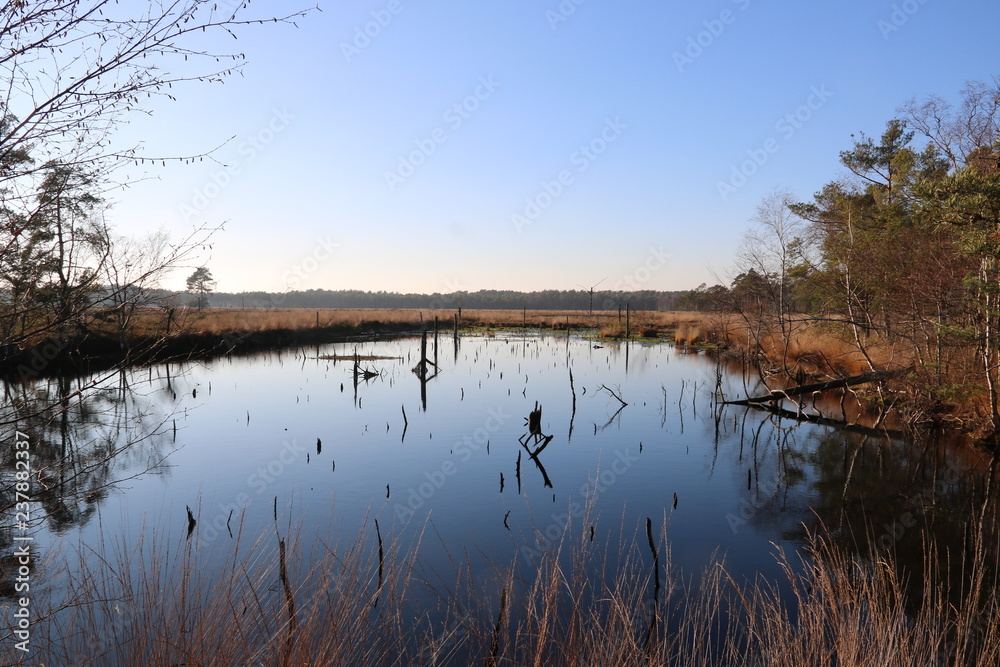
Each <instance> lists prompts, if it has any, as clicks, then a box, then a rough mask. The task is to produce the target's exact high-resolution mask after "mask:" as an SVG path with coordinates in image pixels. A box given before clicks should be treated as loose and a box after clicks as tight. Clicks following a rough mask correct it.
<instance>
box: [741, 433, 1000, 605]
mask: <svg viewBox="0 0 1000 667" xmlns="http://www.w3.org/2000/svg"><path fill="white" fill-rule="evenodd" d="M783 423H787V422H783ZM762 424H763V429H762V430H761V431H758V430H757V429H750V428H747V429H745V430H744V432H743V438H744V446H743V449H745V450H748V453H751V452H752V454H751V455H752V456H753V457H754V463H753V465H754V466H755V467H756V468H757V469H758V470H759V471H762V472H761V473H760V476H761V477H762V478H763V479H764V480H768V479H775V480H776V481H772V482H770V483H762V485H763V486H764V487H765V488H764V489H763V491H764V493H762V494H761V498H760V499H759V500H757V499H756V498H755V499H754V500H755V501H756V502H755V503H754V508H755V509H754V511H752V512H749V513H748V514H749V518H748V521H751V522H753V523H754V524H755V525H757V526H758V527H760V528H773V529H776V530H778V531H779V532H780V533H781V535H782V537H783V538H784V539H786V540H790V541H794V542H799V543H801V542H803V541H804V540H805V537H806V534H807V533H816V532H819V533H824V532H829V534H830V536H831V538H832V539H833V540H834V541H835V542H836V543H837V545H838V546H839V547H840V548H842V549H844V550H845V551H846V552H847V553H850V554H853V555H856V556H859V557H861V558H868V557H870V556H871V555H872V554H873V553H876V554H877V553H886V552H887V551H890V550H891V552H892V553H893V554H894V560H895V562H896V563H897V564H898V566H899V567H900V569H901V571H902V572H903V573H904V574H906V575H907V576H908V577H909V578H910V582H911V587H912V591H911V592H912V593H913V594H914V595H918V594H919V588H920V580H921V576H922V574H923V573H924V572H925V571H926V570H925V567H926V565H927V563H925V561H924V559H925V555H926V546H927V543H928V542H929V541H932V542H935V543H936V545H937V547H938V548H939V550H940V552H941V553H940V554H939V555H940V557H941V558H951V559H952V562H957V559H958V557H959V556H960V555H961V553H962V552H963V550H965V549H968V548H969V547H968V545H969V539H970V538H971V535H972V534H971V532H970V531H972V530H974V527H975V525H976V524H977V518H978V516H979V515H980V514H981V513H982V512H983V511H984V510H983V508H984V506H985V508H986V510H985V517H986V520H985V525H986V526H994V525H995V524H996V521H995V519H996V507H995V505H996V503H995V501H994V499H993V498H992V497H989V496H990V495H991V494H988V493H987V491H988V489H989V487H988V485H987V484H986V480H987V479H988V477H989V475H990V472H989V470H988V469H987V466H985V465H984V463H985V462H987V461H986V460H985V459H984V460H983V461H980V460H977V459H976V458H975V457H973V456H971V455H970V453H969V451H968V450H963V449H961V448H957V447H952V446H950V445H949V443H948V442H947V438H946V437H945V436H942V435H940V434H938V435H937V436H936V437H935V436H934V435H933V434H926V435H924V436H919V435H916V434H915V435H914V436H913V439H912V440H911V441H909V442H903V441H900V440H895V439H889V438H876V437H872V436H870V435H864V434H860V433H850V432H846V431H828V432H825V433H820V432H816V431H812V432H811V435H810V436H808V438H806V439H804V440H803V441H802V442H801V443H796V440H795V438H794V437H788V433H790V431H786V432H781V431H779V430H777V429H772V428H769V427H768V422H763V423H762ZM799 432H802V431H799ZM789 466H791V467H789ZM771 470H774V471H777V473H778V474H777V475H776V476H775V477H774V478H772V477H770V475H769V471H771ZM790 472H791V473H792V474H788V473H790ZM782 473H784V474H782ZM751 493H752V492H751ZM985 537H986V539H987V543H986V545H985V546H986V549H987V552H994V553H995V552H996V549H997V546H998V544H997V536H996V535H995V534H994V532H993V531H992V530H990V531H989V532H988V534H987V535H986V536H985ZM940 564H941V565H942V567H941V572H947V573H948V574H949V576H952V577H954V580H953V581H952V582H951V583H953V584H955V588H954V590H960V588H959V584H960V583H961V577H962V576H963V573H962V572H961V568H958V567H947V566H946V565H947V563H946V562H944V561H942V562H941V563H940Z"/></svg>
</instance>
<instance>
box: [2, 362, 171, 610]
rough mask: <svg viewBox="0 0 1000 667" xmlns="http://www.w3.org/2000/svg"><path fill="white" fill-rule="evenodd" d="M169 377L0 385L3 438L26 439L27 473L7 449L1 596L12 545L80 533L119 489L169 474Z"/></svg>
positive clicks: (124, 374)
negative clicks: (43, 535)
mask: <svg viewBox="0 0 1000 667" xmlns="http://www.w3.org/2000/svg"><path fill="white" fill-rule="evenodd" d="M168 368H169V367H163V368H161V369H158V371H157V379H156V380H153V378H152V373H153V371H152V369H150V370H149V371H148V373H149V374H150V375H149V378H148V379H147V380H142V379H140V376H141V375H143V374H144V371H119V372H117V373H113V374H108V375H105V376H103V377H101V378H94V377H90V378H74V377H69V376H60V377H56V378H49V379H44V380H39V381H34V382H13V381H3V382H2V386H3V402H2V404H0V439H2V441H3V442H4V443H13V442H14V440H15V434H18V435H17V436H16V437H17V438H19V439H20V438H24V439H25V441H26V442H27V447H26V451H27V452H28V455H29V457H28V459H26V460H27V461H28V462H29V463H30V472H26V471H24V468H23V463H22V467H20V468H19V467H18V463H17V461H16V460H15V449H14V447H4V448H3V449H2V450H0V451H3V455H2V459H0V476H2V479H3V482H2V486H0V521H2V525H0V581H2V582H3V585H2V586H0V595H4V596H11V595H13V589H12V584H13V581H14V579H13V577H12V576H8V575H9V574H10V573H11V572H13V571H15V570H16V558H15V557H14V555H13V554H14V550H15V537H17V538H18V539H24V537H25V536H31V535H35V534H37V533H38V532H39V531H41V530H44V531H46V532H48V533H50V534H53V535H64V534H67V533H69V532H70V531H73V530H77V529H80V528H82V527H84V526H86V525H87V524H88V523H89V522H90V521H91V520H92V519H93V517H94V516H95V514H96V512H97V510H98V508H99V507H100V505H101V504H102V503H103V502H104V501H105V500H106V499H107V498H108V496H109V494H110V493H112V492H113V491H114V490H115V489H116V487H117V486H118V485H120V484H121V483H122V482H123V481H125V480H128V479H133V478H135V477H138V476H143V475H158V476H161V477H165V476H167V475H168V474H169V468H168V467H167V466H166V465H165V461H166V458H167V455H168V453H169V451H170V449H171V447H170V440H171V438H170V437H169V434H170V430H169V428H168V426H167V424H168V421H169V420H170V419H171V417H172V415H173V414H174V405H173V399H174V393H173V391H172V389H171V387H170V377H169V371H168ZM160 370H162V371H163V372H164V374H163V375H162V376H161V375H160V374H159V371H160ZM19 470H20V471H21V472H20V474H19ZM18 482H20V483H21V486H19V485H18Z"/></svg>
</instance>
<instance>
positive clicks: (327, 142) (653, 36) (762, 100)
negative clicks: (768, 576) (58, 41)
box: [109, 0, 1000, 292]
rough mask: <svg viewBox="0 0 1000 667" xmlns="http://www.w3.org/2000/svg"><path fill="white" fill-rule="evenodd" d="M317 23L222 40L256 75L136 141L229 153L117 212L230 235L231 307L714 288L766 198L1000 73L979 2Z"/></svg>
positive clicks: (611, 5)
mask: <svg viewBox="0 0 1000 667" xmlns="http://www.w3.org/2000/svg"><path fill="white" fill-rule="evenodd" d="M251 7H252V8H253V11H254V12H280V11H282V10H284V11H287V10H288V7H289V3H286V2H282V3H280V4H279V3H277V2H260V3H259V4H258V3H254V4H253V5H251ZM320 7H321V9H322V12H314V13H312V14H310V15H309V16H308V17H307V18H305V19H303V20H301V21H299V28H298V29H295V28H292V27H290V26H282V25H268V26H264V27H262V28H259V29H252V30H248V31H245V32H243V33H241V34H240V39H239V41H237V42H234V41H233V40H232V38H231V37H228V36H226V37H225V40H228V41H223V38H221V37H220V38H218V39H219V40H220V42H219V46H218V48H220V49H230V50H231V49H233V48H234V47H235V48H237V49H238V50H239V51H242V52H244V53H245V54H246V55H247V57H248V59H249V63H248V65H247V67H246V69H245V71H244V74H243V76H237V77H233V78H231V79H229V80H227V81H226V83H225V84H223V85H205V84H190V85H186V86H182V87H180V88H179V89H176V90H174V91H172V92H173V93H174V94H175V95H176V97H177V102H164V101H157V102H155V106H153V107H151V108H152V110H153V113H152V114H151V115H150V116H148V117H147V116H143V115H140V116H135V117H133V118H132V119H131V122H130V123H129V125H127V126H126V127H124V128H123V129H122V136H121V137H120V140H121V141H123V142H127V141H135V140H142V141H144V142H145V149H146V151H147V152H148V154H152V155H160V154H179V153H187V152H197V151H203V150H206V149H209V148H212V147H214V146H217V145H219V144H221V143H223V142H225V141H226V140H227V139H230V138H231V137H232V139H231V140H230V141H229V142H228V143H226V144H225V145H223V146H222V147H221V148H219V149H218V151H217V152H216V153H215V158H216V159H217V160H218V163H212V162H211V161H208V160H206V161H204V162H199V163H195V164H193V165H186V166H167V167H157V168H155V169H151V168H149V167H148V166H146V167H144V171H143V172H136V173H134V174H133V176H138V175H141V174H145V175H147V176H149V177H152V178H151V179H150V180H147V181H144V182H142V183H139V184H137V185H134V186H132V187H130V188H129V189H127V190H125V191H122V192H120V193H117V194H116V195H115V198H116V203H115V205H114V207H113V208H112V209H111V211H110V213H109V219H110V220H111V221H112V222H113V224H115V226H116V227H117V228H118V229H119V230H120V231H122V232H125V233H131V234H141V233H144V232H147V231H150V230H154V229H156V228H159V227H163V228H166V229H167V230H169V231H170V232H171V234H172V235H173V236H174V237H178V236H180V235H181V234H182V233H183V232H184V230H185V229H188V228H190V227H191V225H192V224H195V223H201V222H207V223H209V224H218V223H221V222H224V221H226V228H225V231H223V232H220V233H219V234H217V235H216V237H215V238H214V239H213V243H212V247H211V249H210V250H206V252H205V253H204V254H203V255H202V256H201V257H200V258H199V263H205V264H207V265H208V267H209V268H210V269H211V270H212V273H213V274H214V276H215V278H216V280H217V281H218V289H219V290H224V291H242V290H256V289H261V290H270V291H284V290H286V289H308V288H326V289H364V290H387V291H420V292H450V291H453V290H456V289H467V290H477V289H517V290H541V289H574V288H579V287H580V286H583V287H590V286H591V285H593V284H595V283H598V281H601V280H602V279H603V282H602V283H601V288H609V289H613V288H627V287H632V288H637V289H664V290H669V289H687V288H693V287H696V286H697V285H698V284H699V283H702V282H708V283H710V284H711V283H713V282H715V281H716V278H715V276H716V275H723V276H724V275H726V271H727V267H728V266H729V264H730V262H731V258H732V256H733V252H734V250H735V248H736V245H737V244H738V242H739V239H740V237H741V235H742V234H743V232H744V230H745V229H746V227H747V225H748V220H749V218H750V217H751V216H752V214H753V211H754V208H755V206H756V204H757V203H758V202H759V201H760V199H761V198H762V197H763V196H764V195H766V194H767V193H768V192H770V191H771V190H773V189H774V188H775V187H782V188H787V189H789V190H791V191H792V192H793V194H794V195H795V196H797V197H798V198H799V199H803V200H804V199H808V198H809V197H810V196H811V195H812V193H813V192H815V191H816V190H818V189H819V188H820V187H821V186H822V185H823V184H824V183H825V182H827V181H829V180H832V179H834V178H837V177H839V176H841V175H842V173H843V168H842V167H841V166H840V165H839V163H838V154H839V152H840V151H841V150H844V149H847V148H849V147H850V145H851V134H852V133H854V134H856V133H858V132H865V133H868V134H870V135H875V136H878V135H879V134H881V132H882V130H883V129H884V127H885V123H886V121H887V120H889V119H890V118H893V117H894V116H895V115H896V109H897V108H898V107H899V105H901V104H902V103H904V102H906V101H907V100H908V99H910V98H911V97H913V96H917V97H918V98H921V97H925V96H927V95H930V94H939V95H942V96H945V97H946V98H949V99H957V96H958V93H959V91H960V89H961V88H962V86H963V85H964V83H965V82H966V81H968V80H984V81H989V80H990V79H991V78H992V77H993V76H994V75H997V74H1000V58H998V56H1000V46H998V42H997V40H996V38H995V28H996V26H997V25H1000V9H998V7H997V5H995V4H994V3H983V2H972V0H958V1H952V2H948V3H945V2H944V1H943V0H924V1H923V2H921V1H920V0H910V1H909V2H898V1H895V2H893V1H882V0H877V1H872V0H868V1H866V2H861V1H860V0H849V1H847V2H840V3H793V2H770V3H768V2H763V1H762V0H713V1H712V2H701V3H684V4H682V3H653V2H639V1H636V0H618V1H617V2H610V1H609V0H563V1H562V2H560V1H559V0H536V1H534V2H529V1H528V0H504V1H503V2H496V1H486V2H457V1H454V0H452V1H442V2H431V1H430V0H391V1H390V0H374V1H367V0H366V1H364V2H342V3H336V4H334V3H329V2H323V0H320ZM379 20H381V23H382V25H380V24H379V23H378V21H379ZM366 29H367V32H368V33H369V35H372V36H368V35H365V31H366ZM748 160H750V161H752V162H751V163H746V162H747V161H748ZM744 163H746V164H744ZM734 169H736V170H737V171H740V170H741V169H742V172H743V173H740V174H739V175H738V176H736V177H734V175H733V174H734ZM744 176H745V178H743V177H744ZM720 183H723V184H726V185H725V186H721V187H720ZM188 272H189V271H188V270H186V269H181V270H180V271H178V272H177V273H176V274H175V275H174V276H173V278H172V279H171V280H169V281H168V283H167V285H166V286H168V287H176V288H182V286H183V278H184V277H185V275H186V273H188Z"/></svg>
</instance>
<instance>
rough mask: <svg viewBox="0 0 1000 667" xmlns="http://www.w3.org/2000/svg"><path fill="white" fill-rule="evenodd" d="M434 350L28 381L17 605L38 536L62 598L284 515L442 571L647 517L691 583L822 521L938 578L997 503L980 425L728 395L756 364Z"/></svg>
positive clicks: (684, 353)
mask: <svg viewBox="0 0 1000 667" xmlns="http://www.w3.org/2000/svg"><path fill="white" fill-rule="evenodd" d="M426 345H427V352H426V354H427V357H428V359H429V362H434V363H433V364H432V363H428V365H427V369H426V374H425V375H424V376H423V377H421V375H420V374H419V373H417V372H414V368H415V367H416V366H418V363H419V362H420V359H421V340H420V339H419V338H401V339H395V340H370V341H360V340H359V341H353V342H350V343H341V344H334V345H326V346H321V347H312V348H308V349H295V350H285V351H281V352H273V353H267V354H261V355H255V356H248V357H236V356H233V357H224V358H218V359H214V360H209V361H190V362H184V363H172V364H163V365H158V366H153V367H148V368H137V369H131V370H128V371H124V372H121V373H116V374H109V375H107V376H93V377H81V378H57V379H52V380H45V381H37V382H35V383H29V384H18V385H8V386H7V387H6V392H7V394H6V395H7V405H8V406H9V408H10V409H11V410H13V412H12V414H15V416H16V418H17V422H16V424H15V426H16V428H17V430H18V431H20V432H22V433H23V434H24V436H26V438H27V441H28V442H29V444H30V447H31V451H32V455H33V469H34V471H35V472H34V474H36V475H37V477H36V481H35V482H34V485H33V489H32V501H31V503H30V505H31V508H30V514H31V517H30V518H31V521H30V524H31V526H30V530H29V529H27V528H25V527H24V526H19V524H17V523H16V519H15V512H14V504H13V503H11V502H8V498H7V496H11V495H13V494H12V491H11V490H12V489H13V488H14V484H15V466H14V463H13V449H12V450H11V455H10V457H9V458H7V459H5V460H4V464H5V467H4V469H3V476H4V478H3V486H4V487H5V488H6V489H7V491H5V494H6V495H5V497H4V500H5V502H4V506H5V507H8V508H9V509H8V511H5V513H4V528H3V538H2V539H0V548H2V556H3V559H4V560H3V563H4V564H5V568H4V569H5V572H4V574H3V576H4V578H5V581H4V584H3V587H2V588H0V592H2V593H3V595H4V601H5V602H6V603H8V604H9V605H12V604H13V600H14V599H15V595H14V590H13V582H14V581H15V574H14V573H15V571H16V562H15V559H14V557H13V555H12V554H14V553H15V550H16V549H17V548H18V547H19V546H21V543H20V542H18V541H17V539H16V538H17V536H19V535H26V534H28V533H29V532H30V534H31V536H32V550H33V551H32V554H33V560H34V563H36V565H35V569H34V571H33V576H34V577H35V586H33V588H32V590H33V591H35V596H36V597H37V596H41V595H44V596H47V598H48V603H49V604H53V602H52V601H53V600H59V599H60V595H61V593H60V591H61V590H62V586H61V583H60V581H59V576H61V575H60V574H59V573H60V572H62V570H61V567H60V565H59V563H60V562H62V561H67V562H69V561H73V560H74V559H77V558H84V559H86V558H90V557H92V555H93V554H97V553H104V552H103V551H102V549H106V548H107V547H108V545H112V546H117V547H118V548H119V549H122V548H124V549H125V550H126V551H127V549H128V547H129V545H132V544H135V543H137V542H138V541H139V540H140V538H141V539H143V540H147V539H149V537H150V534H154V535H157V536H159V537H160V538H162V539H164V540H165V541H166V542H168V543H170V544H174V543H175V542H177V541H178V540H183V542H182V543H184V544H188V545H192V546H195V547H196V548H197V549H198V550H199V554H200V556H199V567H200V568H202V569H203V570H205V571H209V572H210V571H211V570H212V568H213V567H223V564H224V563H225V562H226V559H227V558H228V557H229V556H230V555H231V552H232V551H233V550H234V549H235V548H236V544H237V543H238V542H239V541H240V539H242V538H241V535H252V536H255V535H258V534H260V533H261V532H262V531H263V532H265V533H266V532H267V531H268V530H270V531H271V532H270V533H269V534H271V535H273V534H274V532H275V527H276V526H280V529H279V530H280V532H281V533H282V534H284V535H293V536H294V538H295V541H296V545H297V548H298V551H297V552H296V553H300V554H307V553H309V551H310V549H311V548H312V547H313V546H314V544H313V543H314V542H318V543H323V544H325V543H326V542H329V541H336V540H337V539H340V538H345V539H354V538H355V537H356V536H358V535H359V534H361V535H363V536H365V539H367V540H374V539H381V538H382V537H384V538H385V539H386V540H387V541H389V540H395V541H397V542H401V543H407V541H408V540H415V539H417V538H418V537H419V536H422V538H421V539H422V546H421V559H422V561H423V562H424V563H425V564H426V566H427V568H428V569H429V570H431V571H438V572H440V571H447V570H448V569H449V567H450V566H449V562H451V561H452V560H454V559H457V560H463V559H467V560H468V561H469V562H470V563H472V564H471V565H470V567H471V569H472V570H473V572H472V576H473V577H478V576H480V574H483V573H480V572H479V568H480V567H481V566H482V567H483V569H484V572H485V570H486V569H488V568H486V566H485V565H482V564H483V563H496V562H499V563H509V562H511V561H512V560H513V561H515V562H517V563H519V566H520V567H522V568H525V569H528V568H530V567H532V566H533V564H534V563H536V562H537V560H538V559H539V558H540V557H541V556H542V555H543V554H544V553H546V551H547V550H549V549H553V548H558V547H559V545H560V544H561V542H562V541H563V538H564V535H565V534H566V533H567V531H570V530H571V529H572V528H571V527H573V528H575V529H576V530H577V531H578V532H583V533H584V534H585V533H586V531H591V532H590V535H591V536H592V537H594V536H596V537H597V538H599V539H601V540H605V541H606V543H608V544H612V545H615V544H622V543H624V542H628V541H629V540H634V539H635V538H636V537H637V536H638V537H639V538H640V539H644V538H645V535H644V529H645V525H646V521H647V519H650V520H651V524H652V526H654V528H655V533H656V538H657V539H661V538H664V537H665V538H666V540H667V541H668V542H669V545H670V556H671V561H672V564H673V566H674V567H679V568H681V570H682V571H684V572H687V573H691V574H697V573H698V572H700V571H701V570H702V568H704V567H705V566H706V564H708V563H709V562H710V561H711V560H712V559H713V557H717V558H722V559H724V560H725V562H726V565H727V568H728V570H729V571H730V572H731V573H732V574H734V575H735V576H737V577H746V578H749V579H752V578H754V577H756V576H758V575H762V576H764V577H767V578H769V579H780V575H781V572H780V568H779V566H778V564H777V562H776V560H775V557H774V555H775V549H776V547H785V548H786V549H788V550H790V551H795V550H796V549H799V548H800V547H801V545H802V544H803V541H804V539H805V537H806V534H807V533H808V532H810V531H817V530H820V529H823V530H827V531H829V532H830V533H831V534H832V535H833V536H834V538H835V539H836V540H837V542H838V543H839V544H840V545H841V546H843V548H844V549H847V550H850V551H858V552H861V553H866V552H867V550H868V549H869V548H870V547H871V546H872V545H874V546H875V547H876V548H879V549H890V548H891V549H893V550H894V551H895V553H897V555H898V556H899V557H900V560H901V562H902V563H904V564H908V565H910V566H912V567H913V568H914V571H916V572H919V571H920V541H921V539H922V535H923V534H924V532H925V530H929V531H931V532H932V533H933V534H934V535H936V536H938V537H939V538H940V539H941V540H943V541H944V543H946V544H956V545H958V544H960V543H961V541H962V539H963V535H964V534H965V531H966V530H967V524H968V518H969V517H971V516H973V515H974V514H975V512H977V511H982V510H983V503H984V501H985V500H986V498H987V491H986V489H987V488H988V486H987V485H986V482H985V479H986V477H987V476H986V475H985V474H984V471H985V470H987V463H988V458H987V457H986V456H985V455H984V454H982V453H980V452H977V451H976V450H974V449H972V448H970V447H968V446H967V445H966V444H964V443H962V442H961V441H960V440H959V439H958V438H955V437H952V436H947V435H944V434H938V435H936V436H930V435H928V436H926V437H919V438H918V437H915V436H910V437H907V438H901V437H893V435H892V434H879V433H877V432H875V431H871V430H869V429H865V428H857V429H854V430H844V429H836V428H833V427H830V426H823V425H817V424H810V423H797V422H794V421H791V420H788V419H781V418H779V417H776V416H774V415H771V414H769V413H767V412H764V411H758V410H753V409H747V408H743V407H735V406H726V405H723V404H722V403H721V401H720V400H719V399H720V398H721V397H728V398H739V397H742V396H744V395H745V389H746V384H745V382H744V378H743V375H742V372H741V371H740V369H738V368H734V367H732V366H730V365H726V364H721V363H719V362H717V361H716V360H714V359H713V358H711V357H710V356H708V355H706V354H705V353H703V352H697V351H691V350H685V349H683V348H678V347H676V346H674V345H673V344H668V343H661V342H656V341H650V342H631V343H624V342H603V341H598V340H595V339H592V338H589V337H581V336H576V335H573V336H568V335H566V334H562V335H553V334H542V333H538V332H530V335H529V334H526V333H524V332H517V331H512V332H495V333H490V334H483V335H463V336H461V337H458V338H455V337H453V336H452V335H450V334H449V335H447V336H441V337H440V338H439V339H437V340H435V339H434V337H433V336H431V338H430V340H429V341H428V342H427V343H426ZM355 355H356V356H357V359H356V360H355ZM750 388H751V389H752V388H753V384H752V383H751V385H750ZM827 403H828V405H827V409H829V410H834V407H833V406H837V405H839V400H837V398H836V397H833V398H832V399H830V400H828V402H827ZM52 406H56V407H60V408H61V409H60V410H59V411H58V415H57V417H56V418H55V419H49V420H48V421H45V422H42V421H41V420H40V418H39V417H38V416H37V415H39V414H40V411H41V409H42V408H46V407H49V408H50V407H52ZM536 408H537V409H540V410H541V415H540V417H541V419H540V423H539V424H538V426H539V427H540V434H533V433H529V426H528V417H529V414H530V413H532V411H534V410H535V409H536ZM807 409H812V408H811V407H807ZM837 409H839V408H837ZM3 437H4V439H5V442H11V443H13V442H14V441H15V438H16V437H21V436H15V434H14V429H13V428H8V429H7V430H6V431H5V433H4V434H3ZM188 509H190V512H191V517H192V519H193V520H194V523H192V524H190V525H191V531H190V535H186V533H187V532H188V528H189V519H188ZM990 512H991V513H992V512H993V510H992V506H991V509H990ZM991 515H992V514H991ZM373 519H378V522H379V535H378V536H377V538H376V536H375V535H373V534H372V525H371V524H372V520H373ZM664 531H665V533H664ZM470 555H471V556H470ZM908 559H909V561H910V562H908ZM483 576H485V575H483ZM272 588H273V587H272ZM53 606H54V605H53ZM11 608H13V607H11ZM8 648H9V647H8V646H5V647H4V653H5V654H6V653H7V650H8Z"/></svg>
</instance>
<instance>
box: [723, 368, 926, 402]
mask: <svg viewBox="0 0 1000 667" xmlns="http://www.w3.org/2000/svg"><path fill="white" fill-rule="evenodd" d="M912 370H913V367H912V366H911V367H910V368H904V369H902V370H897V371H874V372H871V373H865V374H863V375H854V376H852V377H848V378H841V379H839V380H827V381H826V382H815V383H813V384H804V385H801V386H798V387H789V388H787V389H775V390H774V391H772V392H770V393H768V394H765V395H763V396H754V397H752V398H744V399H740V400H738V401H724V402H723V403H724V404H725V405H755V404H758V403H772V402H775V401H780V400H782V399H785V398H791V397H792V396H801V395H802V394H811V393H813V392H816V391H827V390H830V389H840V388H842V387H851V386H854V385H856V384H866V383H868V382H878V381H880V380H890V379H892V378H895V377H899V376H901V375H906V374H907V373H909V372H910V371H912Z"/></svg>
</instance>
